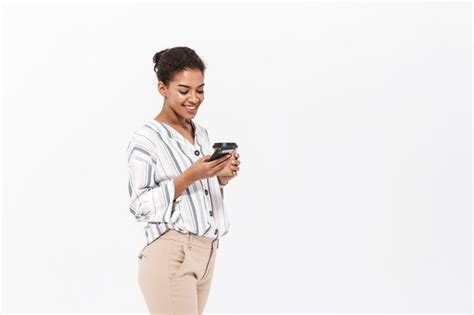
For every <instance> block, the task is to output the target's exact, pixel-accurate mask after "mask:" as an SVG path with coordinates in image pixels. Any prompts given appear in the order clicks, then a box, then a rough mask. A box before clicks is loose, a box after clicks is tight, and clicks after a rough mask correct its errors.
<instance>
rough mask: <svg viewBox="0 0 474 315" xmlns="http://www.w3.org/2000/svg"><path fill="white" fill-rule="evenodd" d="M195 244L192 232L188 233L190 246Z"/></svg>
mask: <svg viewBox="0 0 474 315" xmlns="http://www.w3.org/2000/svg"><path fill="white" fill-rule="evenodd" d="M192 244H193V236H192V233H191V232H188V246H191V245H192Z"/></svg>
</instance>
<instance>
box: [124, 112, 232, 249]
mask: <svg viewBox="0 0 474 315" xmlns="http://www.w3.org/2000/svg"><path fill="white" fill-rule="evenodd" d="M191 124H192V126H193V131H194V139H195V141H194V145H193V144H192V143H191V142H189V140H188V139H186V138H185V137H184V136H183V135H181V134H180V133H179V132H178V131H177V130H175V129H174V128H173V127H171V126H169V125H168V124H165V123H162V122H159V121H156V120H154V119H152V120H149V121H146V122H145V123H144V124H143V125H141V126H139V127H138V128H137V129H136V130H135V132H134V133H133V135H132V137H131V139H130V142H129V144H128V147H127V155H128V170H129V180H128V192H129V210H130V212H131V213H132V215H133V216H134V218H135V220H136V221H137V222H145V223H146V225H145V226H144V230H145V237H146V245H148V244H150V243H151V242H152V241H153V240H155V239H157V238H158V237H159V236H160V235H161V234H163V233H164V232H165V231H166V230H168V229H174V230H177V231H180V232H183V233H186V232H191V233H193V234H196V235H200V236H205V237H209V238H219V237H222V236H224V235H225V234H227V232H228V231H229V226H230V223H229V218H228V216H227V213H226V210H225V207H224V189H223V186H222V185H220V184H219V181H218V179H217V176H214V177H210V178H205V179H201V180H197V181H195V182H194V183H192V184H191V185H189V186H188V187H187V188H186V189H185V190H184V191H183V193H182V194H181V195H179V196H178V197H177V198H176V199H175V200H173V197H174V194H175V187H174V178H175V177H177V176H178V175H180V174H181V173H182V172H183V171H184V170H186V169H187V168H188V167H190V166H191V165H192V164H193V163H194V162H196V161H197V160H198V159H200V158H201V157H202V156H203V155H207V154H212V152H213V149H212V146H211V142H210V140H209V135H208V133H207V130H206V129H205V128H204V127H202V126H201V125H199V124H197V123H196V122H194V121H192V120H191Z"/></svg>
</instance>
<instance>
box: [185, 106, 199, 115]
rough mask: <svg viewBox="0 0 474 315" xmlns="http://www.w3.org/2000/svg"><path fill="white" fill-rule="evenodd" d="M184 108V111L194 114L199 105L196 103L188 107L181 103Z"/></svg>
mask: <svg viewBox="0 0 474 315" xmlns="http://www.w3.org/2000/svg"><path fill="white" fill-rule="evenodd" d="M183 106H184V108H185V109H186V111H187V112H188V113H190V114H194V113H195V112H196V110H197V108H198V107H199V105H196V106H194V107H190V106H186V105H183Z"/></svg>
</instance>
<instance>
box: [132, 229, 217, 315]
mask: <svg viewBox="0 0 474 315" xmlns="http://www.w3.org/2000/svg"><path fill="white" fill-rule="evenodd" d="M218 247H219V239H211V238H208V237H204V236H198V235H195V234H192V233H186V234H183V233H181V232H178V231H176V230H172V229H171V230H167V231H166V232H165V233H164V234H162V235H160V237H159V238H158V239H156V240H154V241H153V242H152V243H150V244H148V245H147V246H145V247H144V248H143V250H142V251H141V253H140V255H139V259H140V260H139V267H138V283H139V286H140V289H141V291H142V293H143V296H144V298H145V302H146V304H147V306H148V310H149V311H150V313H151V314H170V315H184V314H186V315H187V314H193V315H197V314H199V315H201V314H202V313H203V310H204V307H205V305H206V302H207V297H208V296H209V290H210V288H211V282H212V275H213V271H214V264H215V261H216V253H217V248H218Z"/></svg>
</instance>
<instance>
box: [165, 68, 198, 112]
mask: <svg viewBox="0 0 474 315" xmlns="http://www.w3.org/2000/svg"><path fill="white" fill-rule="evenodd" d="M158 90H159V92H160V94H161V95H163V97H164V98H165V103H166V104H167V105H168V106H169V107H170V108H171V109H172V110H173V111H174V112H175V113H176V115H178V116H181V117H183V118H184V119H191V118H193V117H194V116H196V113H197V111H198V109H199V106H200V105H201V103H202V102H203V101H204V77H203V74H202V72H201V71H200V70H194V69H190V70H183V71H181V72H178V73H176V74H175V76H174V78H173V80H172V81H170V83H169V86H168V88H166V86H165V85H164V84H163V83H162V82H161V81H160V82H158Z"/></svg>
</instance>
